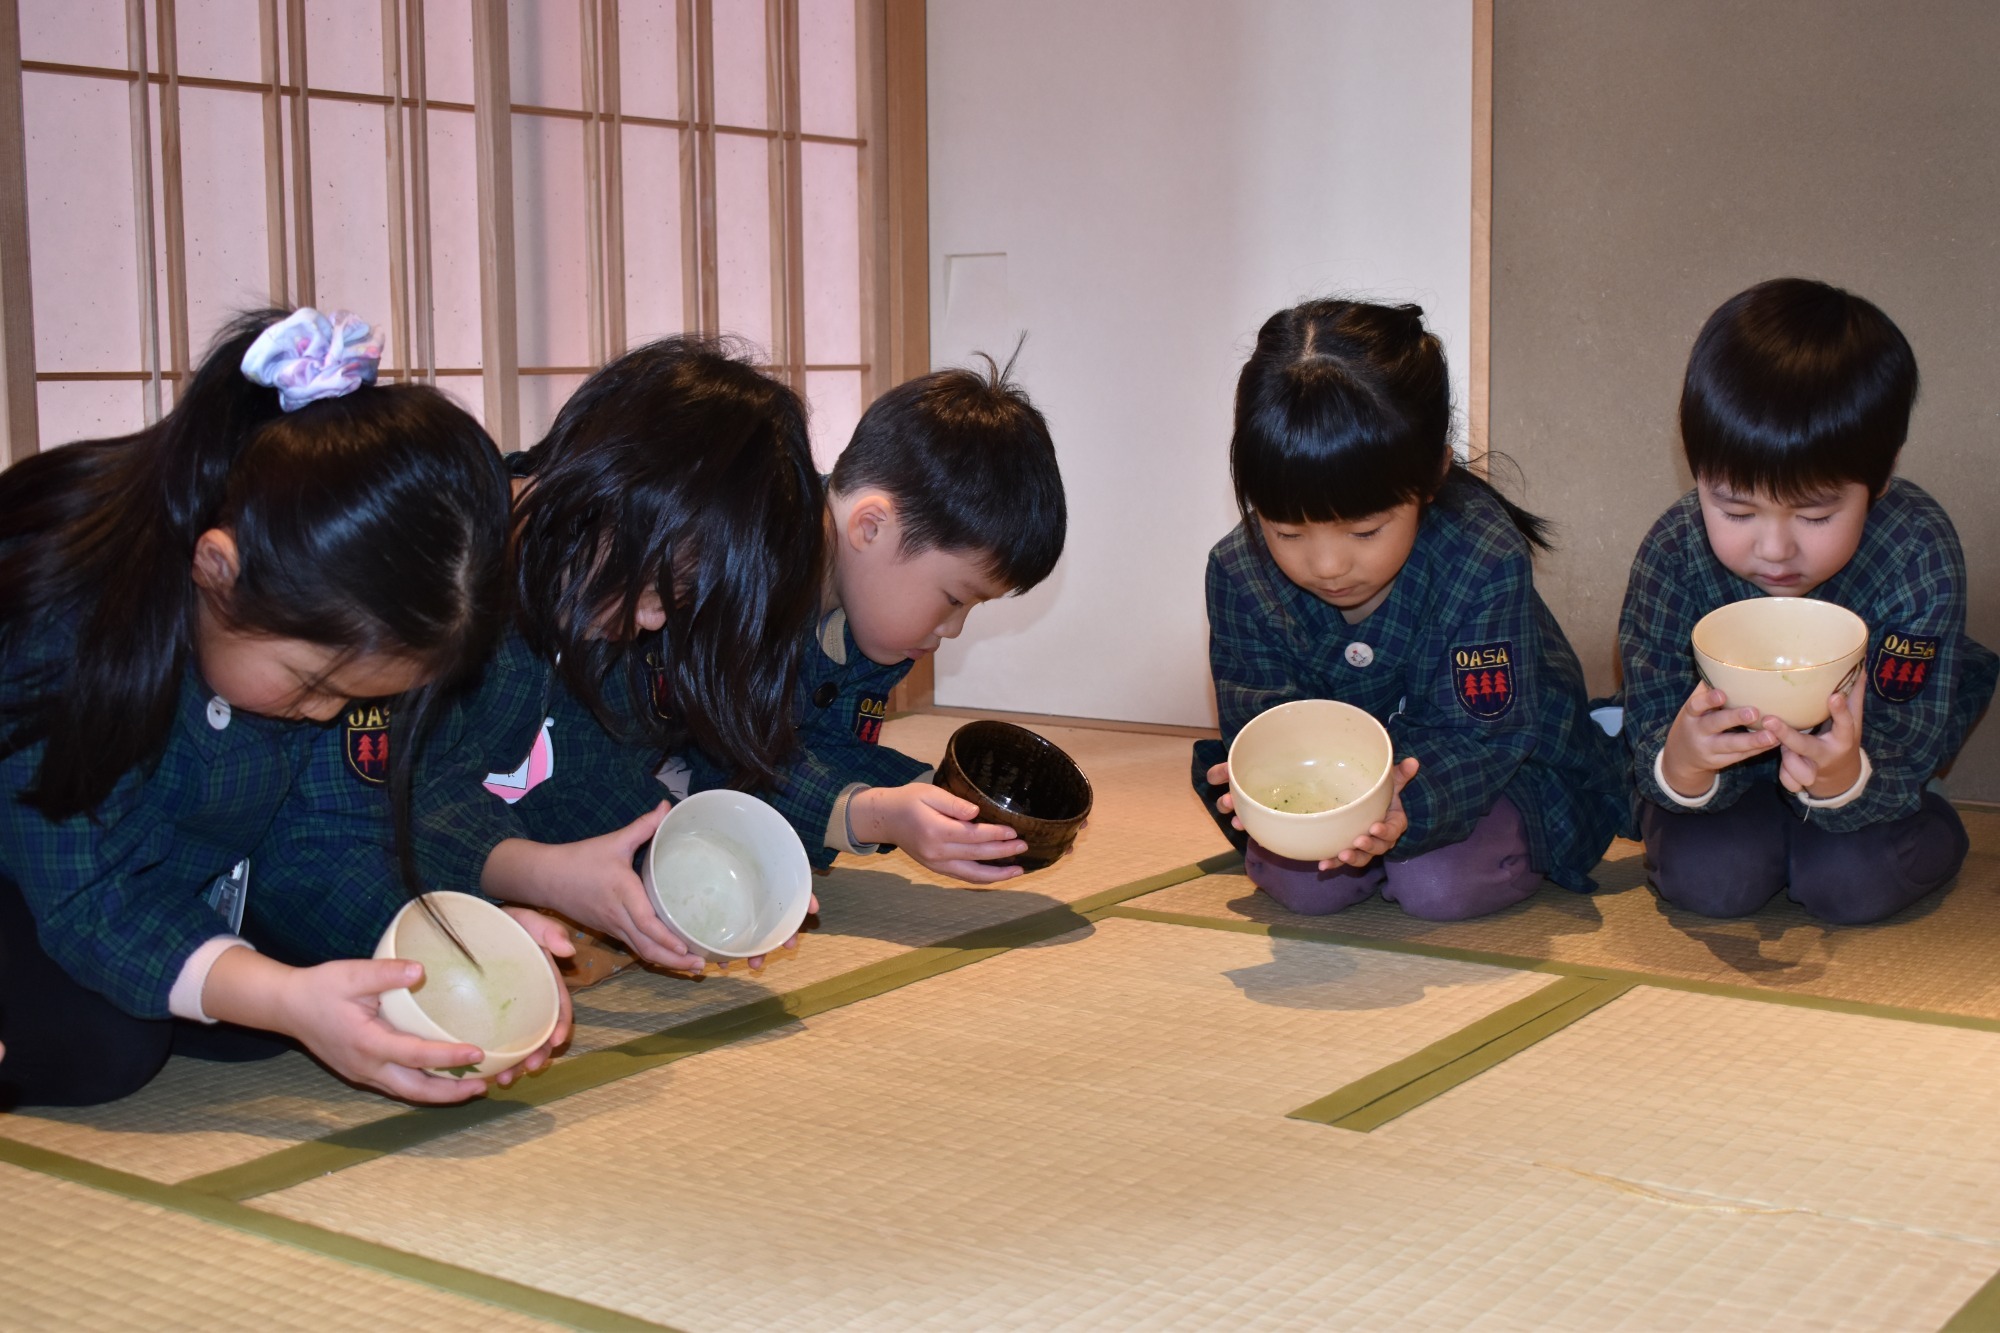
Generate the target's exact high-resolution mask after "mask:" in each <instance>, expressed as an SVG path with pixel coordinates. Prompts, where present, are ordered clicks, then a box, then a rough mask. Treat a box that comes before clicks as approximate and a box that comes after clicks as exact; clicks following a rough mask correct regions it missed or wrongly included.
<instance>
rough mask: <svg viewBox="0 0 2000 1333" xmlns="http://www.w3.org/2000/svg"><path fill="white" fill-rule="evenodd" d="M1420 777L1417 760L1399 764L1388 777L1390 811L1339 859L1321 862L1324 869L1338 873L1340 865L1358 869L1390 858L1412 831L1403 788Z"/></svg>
mask: <svg viewBox="0 0 2000 1333" xmlns="http://www.w3.org/2000/svg"><path fill="white" fill-rule="evenodd" d="M1416 775H1417V761H1416V760H1415V759H1405V760H1404V761H1403V762H1402V763H1400V764H1398V765H1396V767H1395V769H1394V770H1393V771H1392V772H1391V774H1390V777H1389V782H1390V790H1389V809H1388V810H1387V812H1385V813H1384V814H1383V816H1382V818H1380V819H1378V820H1376V821H1375V822H1374V823H1373V824H1370V825H1369V826H1368V831H1367V832H1366V833H1364V834H1362V835H1361V836H1360V837H1358V838H1356V839H1355V840H1354V845H1353V846H1352V847H1349V848H1347V849H1346V850H1344V851H1342V852H1341V854H1340V855H1339V856H1333V857H1328V858H1327V859H1326V860H1324V861H1321V862H1320V863H1319V868H1320V869H1321V870H1338V869H1339V868H1340V867H1341V866H1352V867H1354V868H1355V869H1356V870H1359V869H1360V868H1361V867H1362V866H1365V865H1367V864H1368V863H1369V862H1370V861H1372V860H1374V859H1375V858H1376V857H1378V856H1387V855H1388V854H1389V849H1390V848H1391V847H1394V846H1395V845H1396V843H1397V841H1398V840H1399V839H1400V838H1401V837H1402V836H1403V834H1404V833H1406V832H1408V831H1409V827H1410V817H1409V816H1408V815H1407V814H1405V813H1404V812H1403V788H1405V787H1407V786H1409V785H1410V779H1411V778H1413V777H1415V776H1416Z"/></svg>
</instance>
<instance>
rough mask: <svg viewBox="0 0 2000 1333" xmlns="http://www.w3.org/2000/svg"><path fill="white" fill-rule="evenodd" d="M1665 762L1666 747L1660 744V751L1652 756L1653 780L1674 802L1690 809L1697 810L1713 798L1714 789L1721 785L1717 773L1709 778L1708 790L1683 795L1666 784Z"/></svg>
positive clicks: (1720, 777)
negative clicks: (1696, 794)
mask: <svg viewBox="0 0 2000 1333" xmlns="http://www.w3.org/2000/svg"><path fill="white" fill-rule="evenodd" d="M1666 762H1667V747H1666V746H1664V745H1662V746H1661V747H1660V752H1659V753H1658V754H1656V755H1654V756H1653V781H1655V782H1657V783H1659V784H1660V790H1661V791H1663V792H1665V793H1666V794H1667V795H1668V796H1669V797H1671V798H1672V799H1673V800H1674V802H1675V803H1676V804H1678V805H1684V806H1686V807H1687V808H1688V809H1690V810H1699V809H1701V807H1703V806H1704V805H1707V804H1708V803H1709V802H1710V801H1712V800H1714V799H1715V789H1716V788H1718V787H1720V786H1721V785H1722V774H1720V773H1717V774H1716V775H1715V776H1714V777H1713V778H1711V779H1709V783H1708V790H1707V791H1705V792H1703V793H1702V794H1701V795H1699V796H1683V795H1681V794H1680V793H1679V792H1677V791H1675V790H1674V789H1673V788H1672V787H1670V786H1668V785H1667V769H1666Z"/></svg>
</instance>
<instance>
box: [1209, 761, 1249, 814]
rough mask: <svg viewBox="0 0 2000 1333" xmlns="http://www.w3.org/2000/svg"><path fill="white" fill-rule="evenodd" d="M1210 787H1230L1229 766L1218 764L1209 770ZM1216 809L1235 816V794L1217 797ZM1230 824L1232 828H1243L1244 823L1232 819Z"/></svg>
mask: <svg viewBox="0 0 2000 1333" xmlns="http://www.w3.org/2000/svg"><path fill="white" fill-rule="evenodd" d="M1208 785H1209V786H1211V787H1227V786H1228V785H1229V765H1228V764H1217V765H1215V766H1214V767H1213V768H1211V769H1209V770H1208ZM1215 808H1216V809H1218V810H1220V811H1221V812H1222V813H1223V814H1225V815H1228V814H1233V813H1234V812H1235V810H1236V796H1235V793H1233V792H1224V793H1222V795H1220V796H1218V797H1216V798H1215ZM1229 824H1230V827H1231V828H1242V827H1243V821H1242V820H1240V819H1231V820H1230V821H1229Z"/></svg>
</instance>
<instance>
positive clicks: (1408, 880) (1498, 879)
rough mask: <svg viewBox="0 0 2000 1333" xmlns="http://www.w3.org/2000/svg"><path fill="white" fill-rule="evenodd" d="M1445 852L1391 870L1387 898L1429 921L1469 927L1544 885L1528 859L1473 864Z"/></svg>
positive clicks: (1473, 862) (1468, 860)
mask: <svg viewBox="0 0 2000 1333" xmlns="http://www.w3.org/2000/svg"><path fill="white" fill-rule="evenodd" d="M1454 850H1456V849H1454V848H1443V849H1440V850H1439V851H1435V852H1429V853H1426V854H1425V855H1423V856H1418V857H1413V858H1412V859H1410V860H1408V861H1398V862H1396V863H1394V864H1393V865H1392V866H1391V867H1390V869H1389V877H1388V884H1387V886H1386V887H1385V888H1384V889H1383V891H1382V896H1383V897H1385V898H1388V899H1390V900H1391V901H1393V902H1394V903H1395V904H1396V905H1397V906H1399V907H1401V908H1402V909H1403V910H1404V911H1405V912H1408V913H1409V914H1410V915H1411V916H1414V917H1421V918H1422V919H1424V920H1426V921H1466V920H1470V919H1471V918H1473V917H1479V916H1488V915H1491V914H1492V913H1494V912H1497V911H1500V910H1501V909H1502V908H1505V907H1512V906H1513V905H1514V904H1515V903H1518V902H1521V901H1523V900H1524V899H1526V898H1527V897H1528V896H1529V895H1531V894H1533V893H1534V891H1535V889H1536V888H1537V887H1538V886H1539V885H1540V884H1541V882H1542V876H1541V874H1540V872H1538V871H1536V870H1534V869H1532V868H1530V867H1529V865H1528V858H1527V857H1526V855H1524V854H1523V855H1515V856H1509V857H1507V858H1504V859H1501V860H1491V859H1482V860H1479V861H1473V860H1471V859H1469V858H1467V857H1463V856H1453V855H1451V854H1450V853H1451V852H1452V851H1454Z"/></svg>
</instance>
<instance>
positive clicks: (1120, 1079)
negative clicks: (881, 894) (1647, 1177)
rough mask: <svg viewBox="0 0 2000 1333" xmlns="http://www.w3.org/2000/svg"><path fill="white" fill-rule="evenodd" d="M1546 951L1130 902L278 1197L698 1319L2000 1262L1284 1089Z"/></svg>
mask: <svg viewBox="0 0 2000 1333" xmlns="http://www.w3.org/2000/svg"><path fill="white" fill-rule="evenodd" d="M1440 969H1443V970H1440ZM1546 980H1547V979H1546V978H1543V977H1538V976H1529V975H1521V974H1509V973H1505V972H1499V971H1495V970H1493V969H1488V968H1482V967H1478V966H1474V965H1470V964H1463V963H1451V962H1446V961H1444V960H1438V959H1428V958H1421V957H1415V956H1410V955H1395V954H1387V953H1380V952H1375V951H1368V950H1356V949H1344V948H1339V947H1335V946H1329V945H1323V944H1315V943H1308V942H1299V941H1285V940H1270V939H1266V938H1262V937H1257V936H1246V935H1231V934H1225V933H1222V932H1210V931H1201V930H1190V929H1186V928H1181V927H1173V926H1158V925H1152V924H1148V923H1140V922H1130V921H1107V922H1104V923H1101V924H1100V925H1099V926H1098V927H1097V928H1096V929H1095V930H1094V931H1092V932H1090V933H1088V934H1079V935H1076V936H1071V937H1066V938H1064V939H1062V940H1060V941H1057V942H1054V943H1051V944H1048V945H1045V946H1042V947H1039V948H1033V949H1023V950H1019V951H1016V952H1013V953H1010V954H1007V955H1004V956H1002V957H999V958H995V959H993V960H991V961H989V962H987V963H984V964H982V965H981V966H979V967H977V968H971V969H967V970H964V971H960V972H954V973H951V974H949V975H947V976H944V977H939V978H935V979H933V980H931V981H927V982H924V983H922V984H919V985H916V986H911V987H909V988H906V989H904V990H901V991H897V992H894V993H892V994H889V995H885V996H882V997H879V998H878V999H875V1000H873V1001H870V1002H869V1003H867V1004H866V1005H861V1006H855V1007H853V1008H849V1009H843V1010H839V1011H837V1012H833V1013H829V1014H825V1015H822V1016H820V1017H819V1018H816V1019H814V1020H811V1021H810V1022H809V1023H807V1024H806V1025H805V1026H804V1028H803V1030H799V1031H796V1032H793V1033H791V1034H788V1035H782V1036H771V1037H766V1038H764V1039H761V1040H758V1041H755V1042H750V1043H743V1044H738V1045H736V1046H732V1047H728V1048H725V1049H722V1050H718V1051H714V1052H711V1053H709V1054H706V1055H702V1056H698V1057H695V1058H693V1059H690V1060H687V1061H683V1062H681V1063H679V1064H676V1065H673V1066H671V1067H669V1068H666V1069H662V1070H657V1071H654V1072H653V1073H650V1074H646V1075H643V1076H640V1077H637V1078H633V1079H630V1080H626V1081H624V1082H621V1083H618V1084H615V1085H612V1086H609V1087H605V1088H601V1089H598V1090H596V1091H593V1092H589V1093H585V1094H581V1095H579V1096H577V1097H575V1098H572V1099H569V1100H568V1101H565V1102H562V1103H559V1104H557V1105H554V1106H551V1107H548V1108H545V1109H544V1111H543V1112H542V1113H539V1114H538V1115H537V1116H536V1117H534V1119H533V1121H532V1122H530V1121H528V1120H526V1119H524V1118H517V1119H515V1120H511V1121H508V1122H503V1123H496V1124H493V1125H490V1126H486V1127H483V1128H480V1129H475V1130H471V1131H468V1132H466V1133H464V1134H460V1135H457V1136H454V1137H453V1138H451V1139H447V1140H443V1141H440V1142H437V1143H434V1144H431V1145H428V1146H426V1147H423V1148H420V1149H415V1150H412V1151H410V1152H406V1153H403V1154H399V1155H397V1156H396V1157H393V1158H386V1159H382V1160H380V1161H377V1162H373V1163H370V1164H367V1165H364V1166H359V1167H356V1168H354V1169H352V1170H349V1171H346V1172H342V1173H341V1174H339V1175H336V1176H332V1177H328V1178H326V1179H323V1180H319V1181H313V1182H309V1183H307V1184H305V1185H302V1186H299V1187H297V1188H294V1189H292V1190H289V1191H287V1192H285V1193H283V1194H279V1195H273V1196H268V1197H266V1198H264V1199H262V1200H259V1201H258V1206H259V1207H261V1208H269V1209H271V1210H273V1211H278V1212H281V1213H283V1214H285V1215H288V1216H292V1217H297V1218H301V1219H305V1220H309V1221H313V1222H316V1223H318V1224H320V1225H325V1226H332V1227H336V1228H338V1229H341V1230H347V1231H352V1232H355V1233H357V1234H362V1235H366V1236H370V1237H372V1238H374V1239H376V1240H379V1241H383V1242H386V1243H388V1244H392V1245H396V1246H398V1247H400V1248H405V1249H410V1250H415V1251H419V1252H422V1253H426V1254H429V1255H432V1256H434V1257H437V1258H441V1259H446V1260H448V1261H450V1262H453V1263H458V1264H463V1265H468V1266H476V1267H481V1268H484V1269H487V1270H489V1271H494V1272H498V1273H501V1274H503V1275H504V1276H507V1277H510V1278H512V1279H514V1280H516V1281H522V1282H529V1283H534V1284H537V1285H542V1286H545V1287H547V1288H550V1289H553V1290H558V1291H562V1292H565V1293H568V1294H572V1295H577V1296H582V1297H586V1298H587V1299H589V1300H592V1301H594V1302H596V1303H598V1304H600V1305H605V1306H610V1307H612V1308H616V1309H622V1310H625V1311H628V1312H631V1313H634V1314H638V1315H641V1316H643V1317H648V1318H653V1319H661V1320H670V1321H672V1322H674V1323H675V1324H678V1325H679V1326H681V1327H683V1328H688V1329H711V1328H713V1329H721V1328H741V1327H753V1326H773V1327H784V1328H815V1329H818V1328H836V1327H854V1328H861V1327H865V1328H871V1329H874V1328H890V1329H894V1328H914V1327H1032V1328H1043V1327H1061V1326H1079V1327H1105V1328H1111V1327H1133V1326H1142V1325H1144V1326H1174V1327H1188V1326H1223V1327H1231V1328H1278V1327H1323V1326H1329V1325H1332V1326H1339V1327H1350V1328H1407V1327H1423V1326H1447V1327H1486V1328H1532V1327H1562V1328H1579V1329H1609V1328H1645V1329H1662V1328H1717V1327H1752V1326H1755V1327H1763V1326H1774V1325H1775V1326H1785V1327H1812V1328H1836V1327H1840V1328H1890V1327H1924V1326H1935V1325H1936V1324H1938V1323H1939V1322H1942V1320H1943V1319H1944V1318H1945V1317H1946V1316H1948V1315H1949V1314H1950V1313H1951V1312H1952V1311H1953V1310H1954V1309H1956V1308H1957V1306H1958V1305H1959V1304H1960V1303H1961V1302H1963V1301H1964V1300H1965V1298H1966V1297H1967V1296H1969V1295H1970V1294H1971V1292H1972V1291H1973V1290H1974V1289H1975V1288H1977V1286H1978V1285H1979V1284H1980V1282H1981V1281H1983V1280H1984V1278H1985V1277H1986V1276H1987V1274H1988V1273H1989V1272H1991V1270H1992V1269H1993V1267H1994V1266H1995V1263H1996V1260H1997V1259H2000V1256H1997V1255H1996V1254H1995V1252H1994V1251H1993V1250H1992V1249H1991V1248H1990V1247H1988V1246H1986V1245H1983V1244H1979V1243H1976V1242H1974V1241H1970V1240H1964V1239H1959V1238H1955V1237H1947V1236H1938V1235H1934V1234H1919V1233H1917V1232H1914V1231H1910V1230H1907V1229H1902V1228H1895V1227H1878V1226H1868V1225H1863V1224H1861V1223H1858V1222H1854V1221H1850V1220H1846V1219H1839V1218H1832V1217H1822V1216H1815V1215H1812V1214H1809V1213H1803V1212H1799V1213H1794V1212H1781V1213H1765V1212H1757V1211H1748V1210H1738V1211H1717V1210H1701V1209H1690V1208H1683V1207H1671V1206H1664V1205H1662V1204H1661V1203H1660V1202H1658V1201H1657V1200H1654V1199H1652V1198H1649V1197H1646V1196H1644V1195H1641V1194H1639V1193H1636V1192H1633V1191H1631V1190H1626V1189H1620V1188H1615V1187H1613V1186H1611V1185H1609V1184H1606V1183H1604V1182H1601V1181H1597V1180H1593V1179H1590V1178H1588V1177H1586V1176H1583V1175H1580V1174H1577V1173H1576V1172H1573V1171H1562V1170H1554V1169H1550V1168H1546V1167H1540V1166H1535V1165H1531V1164H1526V1163H1522V1162H1517V1161H1509V1160H1503V1159H1501V1158H1498V1157H1485V1156H1481V1155H1479V1154H1478V1153H1477V1151H1475V1149H1476V1147H1477V1145H1476V1143H1474V1142H1467V1141H1465V1140H1464V1139H1463V1138H1462V1139H1461V1141H1460V1142H1458V1143H1456V1144H1452V1145H1441V1144H1439V1143H1436V1142H1433V1141H1428V1140H1427V1141H1425V1142H1424V1143H1422V1144H1421V1145H1415V1144H1408V1143H1402V1142H1397V1141H1395V1140H1393V1139H1392V1138H1386V1137H1384V1136H1382V1135H1380V1134H1377V1135H1364V1134H1354V1133H1348V1132H1344V1131H1340V1130H1335V1129H1329V1128H1326V1127H1324V1126H1318V1125H1311V1124H1306V1123H1304V1122H1300V1121H1293V1120H1287V1119H1285V1118H1284V1117H1283V1114H1282V1112H1283V1110H1284V1109H1286V1108H1287V1107H1290V1106H1294V1105H1297V1104H1299V1103H1300V1102H1302V1101H1305V1100H1308V1099H1309V1098H1310V1097H1311V1096H1313V1095H1316V1094H1318V1093H1321V1092H1324V1091H1326V1090H1328V1089H1331V1088H1334V1087H1337V1086H1340V1085H1341V1084H1342V1083H1344V1082H1347V1081H1350V1080H1351V1079H1353V1078H1354V1077H1356V1076H1358V1075H1359V1074H1361V1073H1363V1072H1366V1071H1368V1070H1370V1069H1372V1068H1376V1067H1379V1066H1380V1065H1382V1064H1384V1063H1387V1062H1388V1061H1390V1060H1392V1059H1395V1058H1399V1057H1400V1056H1402V1055H1406V1054H1409V1053H1410V1052H1412V1051H1414V1050H1416V1049H1418V1048H1419V1047H1421V1046H1423V1045H1425V1044H1427V1043H1428V1042H1430V1041H1433V1040H1435V1039H1436V1038H1437V1037H1439V1036H1441V1035H1443V1034H1444V1033H1445V1032H1447V1031H1450V1030H1453V1029H1455V1028H1457V1027H1460V1026H1463V1025H1464V1024H1465V1023H1467V1022H1469V1021H1471V1020H1472V1019H1473V1018H1475V1017H1477V1016H1479V1015H1481V1014H1483V1013H1490V1012H1491V1011H1492V1010H1493V1009H1495V1008H1497V1007H1499V1006H1500V1005H1501V1004H1504V1003H1506V1002H1508V1001H1510V1000H1514V999H1519V998H1521V997H1522V996H1524V995H1526V994H1529V993H1531V992H1532V991H1533V990H1534V988H1536V987H1538V986H1540V985H1542V984H1544V983H1545V981H1546ZM1614 1008H1615V1006H1614ZM639 1163H646V1164H648V1166H647V1169H643V1170H641V1169H637V1168H638V1164H639ZM607 1164H628V1169H626V1170H625V1171H623V1172H619V1173H617V1174H614V1175H612V1176H611V1177H610V1178H609V1179H607V1172H606V1167H607Z"/></svg>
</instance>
